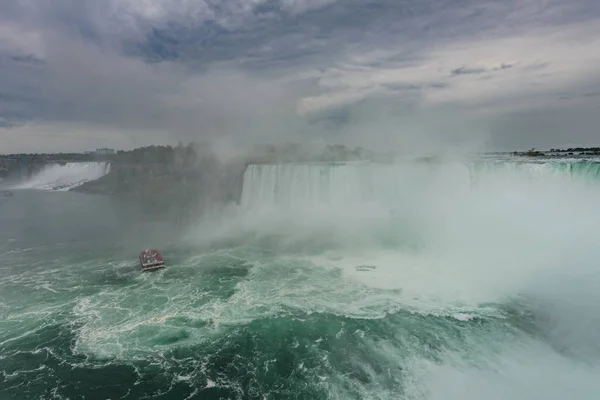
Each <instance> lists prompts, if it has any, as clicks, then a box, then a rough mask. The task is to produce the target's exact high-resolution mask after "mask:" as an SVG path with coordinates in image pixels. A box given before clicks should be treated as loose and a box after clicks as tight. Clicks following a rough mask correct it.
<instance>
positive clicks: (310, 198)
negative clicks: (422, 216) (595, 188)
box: [241, 161, 600, 208]
mask: <svg viewBox="0 0 600 400" xmlns="http://www.w3.org/2000/svg"><path fill="white" fill-rule="evenodd" d="M599 171H600V164H599V163H588V162H572V163H565V162H551V161H550V162H527V163H516V162H471V163H466V164H463V163H458V162H446V163H439V164H438V163H424V162H412V163H396V164H379V163H368V162H364V163H360V162H359V163H337V164H333V163H332V164H301V163H287V164H252V165H249V166H248V168H247V169H246V171H245V174H244V184H243V190H242V199H241V204H242V206H243V207H245V208H248V207H252V208H255V207H272V206H278V207H281V206H283V207H298V206H310V205H317V204H330V205H335V204H338V205H348V204H351V203H363V204H364V203H367V202H369V203H386V204H398V202H400V201H402V200H405V199H406V198H407V197H409V196H411V195H414V194H415V193H420V194H421V195H423V194H424V195H427V193H430V191H428V189H431V188H432V187H434V186H435V187H436V193H440V187H441V186H442V187H446V188H447V189H448V191H447V193H448V194H452V193H457V192H458V191H462V190H465V189H466V188H470V187H473V186H481V185H484V186H485V185H487V184H492V185H495V184H498V183H499V182H500V181H506V180H509V181H514V179H515V178H517V179H519V180H527V181H529V180H532V179H533V180H535V181H537V182H541V181H545V180H548V179H549V180H560V179H568V180H571V179H576V180H591V181H594V182H597V180H598V178H599V177H600V172H599ZM413 199H414V197H413ZM417 201H418V200H417Z"/></svg>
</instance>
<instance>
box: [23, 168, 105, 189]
mask: <svg viewBox="0 0 600 400" xmlns="http://www.w3.org/2000/svg"><path fill="white" fill-rule="evenodd" d="M109 172H110V163H108V162H69V163H65V164H47V165H45V166H44V167H43V168H42V169H41V170H40V171H37V172H36V173H35V174H33V175H32V176H31V177H30V178H29V179H28V180H27V181H25V182H23V183H20V184H18V185H16V186H15V187H14V188H15V189H38V190H59V191H66V190H69V189H71V188H74V187H77V186H80V185H82V184H84V183H86V182H90V181H94V180H96V179H99V178H102V177H103V176H105V175H107V174H108V173H109Z"/></svg>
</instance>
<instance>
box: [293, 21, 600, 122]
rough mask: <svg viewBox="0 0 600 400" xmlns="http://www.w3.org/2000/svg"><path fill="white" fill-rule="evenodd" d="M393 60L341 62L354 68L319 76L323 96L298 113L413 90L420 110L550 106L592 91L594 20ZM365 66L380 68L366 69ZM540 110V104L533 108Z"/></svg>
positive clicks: (599, 39)
mask: <svg viewBox="0 0 600 400" xmlns="http://www.w3.org/2000/svg"><path fill="white" fill-rule="evenodd" d="M401 51H402V49H401V48H398V49H397V52H398V53H401ZM393 55H394V52H393V50H391V49H388V50H387V51H380V52H378V53H370V54H366V55H360V54H358V55H356V54H353V55H349V56H347V59H348V60H350V61H351V62H353V63H357V62H358V63H359V64H350V65H348V64H340V65H339V66H336V67H334V68H330V69H328V70H326V71H325V72H323V73H320V74H319V75H318V76H319V78H320V81H319V85H320V87H321V88H322V89H323V94H321V95H318V96H313V97H310V98H305V99H303V100H301V101H300V102H299V108H298V111H299V112H300V113H305V112H307V111H318V110H320V109H323V108H328V107H337V106H339V105H341V104H347V103H350V102H353V101H358V100H361V99H364V98H366V97H368V96H371V95H382V94H386V93H389V92H390V87H392V88H393V87H400V88H401V87H402V86H404V87H406V88H407V91H409V90H410V91H414V90H415V88H420V89H419V90H418V93H419V95H420V104H421V105H422V106H424V107H428V106H438V105H443V104H458V105H462V106H465V107H468V108H470V109H472V110H483V109H487V110H488V111H489V107H496V106H497V107H498V108H497V110H503V111H508V110H510V109H513V110H514V109H515V108H518V107H520V106H525V105H527V104H529V103H530V101H531V100H535V99H537V98H538V97H544V96H554V100H556V95H557V93H560V92H569V91H571V90H572V89H573V88H574V87H579V86H582V85H584V83H585V82H590V81H592V82H598V83H600V71H599V70H598V66H599V65H600V20H593V21H590V22H587V23H578V24H572V25H568V26H562V27H548V28H540V29H537V30H535V31H530V32H529V33H528V34H527V35H515V36H512V37H501V38H483V39H472V40H467V41H462V42H458V43H455V44H452V45H449V46H444V47H437V48H436V47H434V48H431V49H429V50H426V51H424V52H423V53H422V54H420V60H419V61H417V62H416V64H415V65H400V66H394V65H393V64H394V63H393V62H386V61H387V60H389V59H390V58H391V56H393ZM361 64H362V65H361ZM370 64H383V65H385V67H367V66H366V65H370ZM556 101H558V100H556ZM547 103H548V99H546V101H544V102H543V103H540V105H543V106H545V105H547Z"/></svg>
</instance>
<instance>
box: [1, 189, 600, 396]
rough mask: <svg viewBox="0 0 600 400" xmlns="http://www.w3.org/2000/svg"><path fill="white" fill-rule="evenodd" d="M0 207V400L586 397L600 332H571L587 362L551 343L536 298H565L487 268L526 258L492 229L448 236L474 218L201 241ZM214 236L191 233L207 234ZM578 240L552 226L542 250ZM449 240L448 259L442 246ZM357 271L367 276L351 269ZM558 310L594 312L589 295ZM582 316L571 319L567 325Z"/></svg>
mask: <svg viewBox="0 0 600 400" xmlns="http://www.w3.org/2000/svg"><path fill="white" fill-rule="evenodd" d="M582 194H585V193H582ZM0 200H1V202H0V257H1V258H0V273H1V274H2V275H1V279H0V398H2V399H185V398H188V399H442V398H452V399H454V398H456V399H459V398H461V399H463V398H467V399H470V398H481V397H482V396H486V397H488V398H492V399H496V398H497V399H500V398H518V399H521V398H522V399H525V398H544V399H549V398H552V399H554V398H556V399H558V398H564V397H560V396H564V395H566V394H568V395H570V397H571V398H577V399H584V398H593V397H590V396H591V395H592V394H593V393H598V392H597V391H596V390H597V389H599V386H598V384H597V383H596V382H597V372H598V368H597V366H598V363H597V361H598V359H600V357H598V352H597V350H593V347H594V346H595V345H596V344H598V343H600V341H599V340H598V339H599V338H598V337H597V336H596V335H597V334H595V333H590V331H589V330H588V331H586V332H585V333H584V334H583V335H582V334H581V332H580V336H579V337H580V340H579V342H578V343H579V345H580V344H582V343H584V344H587V345H589V346H590V347H589V351H587V353H585V356H584V355H582V353H577V350H579V349H580V347H577V346H578V344H573V342H571V341H568V340H562V339H564V338H566V337H567V333H566V332H562V333H559V334H557V333H556V331H555V330H554V329H553V328H552V329H551V326H550V325H549V324H550V322H551V323H554V324H556V323H559V324H560V323H566V322H565V321H564V320H563V319H559V320H556V318H555V316H554V315H553V314H552V312H551V311H549V310H550V309H548V308H547V307H546V306H547V305H548V304H553V306H552V307H556V309H557V310H558V309H561V308H560V307H561V304H560V303H561V302H560V301H558V302H556V297H555V296H552V295H551V294H550V295H548V293H547V292H546V291H542V292H539V293H538V292H536V291H535V290H533V289H531V290H530V292H529V293H523V292H522V289H524V288H531V287H533V286H531V285H530V283H531V278H530V276H531V277H533V276H536V277H537V276H538V275H537V271H539V270H540V268H541V267H540V268H538V267H536V268H537V269H535V270H534V269H532V272H531V275H526V276H523V277H521V275H519V277H518V279H517V278H515V277H514V275H515V274H517V272H515V271H519V270H524V269H527V267H526V265H525V264H522V265H520V269H514V270H513V269H507V270H505V271H504V272H502V271H501V272H498V271H497V268H496V266H497V265H499V264H500V263H502V262H505V261H507V260H510V259H512V260H513V262H514V263H517V264H518V263H520V262H526V261H522V260H533V259H534V258H533V257H529V256H530V255H531V254H529V253H524V254H522V255H523V256H524V258H522V259H519V258H518V256H519V254H518V252H519V251H525V250H523V249H522V248H521V247H517V245H514V246H513V247H511V248H507V252H510V251H512V254H510V257H508V256H507V258H506V260H505V259H504V258H502V257H500V258H499V257H496V256H494V254H496V253H494V252H493V250H492V249H493V247H492V246H491V244H492V243H491V240H492V239H493V240H494V245H495V246H496V247H497V246H502V245H506V246H509V245H511V244H514V243H517V242H516V241H515V242H511V241H510V240H509V241H506V242H505V243H504V244H503V243H502V239H498V238H499V237H500V236H498V235H496V233H495V232H493V231H489V232H488V235H489V238H490V242H483V241H480V242H478V243H477V247H476V248H474V249H469V247H465V246H463V242H462V241H459V240H458V238H457V234H458V233H461V232H462V233H464V235H463V237H464V238H467V237H468V238H471V239H470V240H471V242H472V243H473V242H474V241H475V240H477V238H478V237H480V236H481V235H478V233H477V232H476V230H475V229H471V228H473V226H475V225H472V226H469V223H471V224H475V222H476V221H479V219H477V218H474V219H473V221H472V222H469V221H470V220H467V217H466V215H463V216H462V220H461V221H463V222H464V223H463V224H462V226H461V224H457V225H455V226H454V228H453V230H454V232H453V234H448V236H445V235H446V233H445V232H446V231H445V230H442V229H441V228H440V230H441V231H442V232H444V236H440V235H441V233H440V232H437V231H436V235H437V236H436V235H429V236H427V232H425V234H424V236H423V237H422V239H419V240H418V241H413V240H411V238H412V234H413V233H415V234H416V232H413V231H412V229H413V228H412V226H413V225H407V224H406V223H405V222H403V221H405V220H402V219H399V220H398V221H397V222H394V223H392V225H391V226H390V225H389V224H387V225H385V229H383V228H381V227H378V228H377V229H375V228H373V226H371V225H368V228H366V226H367V225H365V223H364V221H363V220H360V221H361V222H360V224H361V225H360V226H359V225H356V226H354V228H355V229H352V235H350V233H349V229H347V228H348V227H347V226H344V228H343V229H340V230H339V231H331V230H326V231H325V233H324V232H323V231H322V230H321V231H319V232H316V231H312V230H310V229H309V230H308V233H306V234H305V235H302V236H301V237H299V236H298V235H296V234H295V233H294V232H296V225H289V224H287V223H286V225H285V229H283V228H278V229H279V230H277V229H276V230H275V231H273V230H270V231H269V234H263V235H261V234H260V232H261V231H262V230H263V229H264V227H263V225H262V224H258V225H253V226H252V229H251V228H249V227H248V225H246V226H245V228H244V229H245V230H242V229H241V228H240V229H239V230H238V231H236V234H235V235H233V234H232V235H229V237H227V238H225V239H226V240H225V239H224V238H223V237H220V238H219V240H213V241H210V242H207V241H201V240H197V241H195V238H196V237H197V232H192V233H190V232H183V231H182V230H181V229H180V227H178V226H174V224H173V223H171V222H170V221H168V220H166V221H165V220H160V219H156V218H154V217H153V216H152V215H143V214H142V213H141V212H140V211H139V210H137V209H136V207H134V206H131V205H127V204H122V203H119V202H116V201H113V200H110V199H109V198H105V197H100V196H98V197H96V196H88V195H81V194H76V193H69V192H66V193H61V192H43V191H16V192H15V196H13V197H10V198H9V197H6V198H2V199H0ZM586 205H587V203H585V204H583V205H581V207H583V208H585V206H586ZM448 207H451V208H452V207H456V208H455V210H456V212H459V210H463V211H464V208H463V207H459V206H458V205H453V204H448ZM498 209H499V208H498V205H496V206H495V208H490V209H489V210H488V211H489V213H493V212H494V211H493V210H498ZM506 209H507V210H508V209H511V208H510V207H508V208H506ZM586 210H587V209H586ZM488 211H486V212H488ZM502 212H504V211H502ZM481 215H488V214H481ZM489 215H492V214H489ZM554 216H555V217H556V213H555V214H554ZM364 218H368V216H366V215H365V217H364ZM490 218H491V217H490ZM237 220H238V218H235V221H236V223H237V222H238V221H237ZM357 221H358V220H356V221H354V222H355V223H356V224H358V223H359V222H357ZM493 221H495V219H490V221H488V225H489V224H492V223H494V222H493ZM388 222H389V221H388ZM297 223H298V224H299V221H297ZM442 223H447V224H450V222H449V220H447V221H443V220H440V224H442ZM298 226H300V225H298ZM440 226H441V225H440ZM303 227H304V229H306V226H304V225H303ZM380 228H381V229H380ZM213 229H216V227H215V226H211V225H210V224H204V225H203V224H200V225H199V230H201V231H203V233H204V234H208V233H212V230H213ZM319 229H321V227H320V228H319ZM582 229H584V228H582ZM586 229H587V228H586ZM471 230H473V231H474V232H471ZM250 231H252V232H250ZM546 231H547V230H546ZM540 232H541V230H540ZM420 233H421V234H423V232H420ZM521 233H522V232H521ZM575 233H577V232H567V233H562V234H560V235H561V236H560V237H559V234H558V233H555V234H554V233H553V234H552V235H553V236H552V235H550V234H548V236H547V237H545V239H544V240H545V241H546V242H544V243H548V240H550V243H554V244H555V245H556V243H558V240H559V239H560V240H565V237H567V238H568V237H573V238H574V237H575V236H573V235H575ZM569 235H571V236H569ZM523 237H527V236H523ZM369 238H370V239H372V240H367V239H369ZM440 238H444V241H443V243H442V240H441V239H440ZM553 239H556V241H555V242H552V240H553ZM511 240H512V239H511ZM515 240H517V239H515ZM519 240H520V236H519ZM519 243H520V241H519ZM536 243H537V242H536V241H532V246H537V245H538V244H536ZM434 244H435V246H434ZM147 246H153V247H158V248H160V249H161V250H163V254H164V257H165V260H166V262H167V265H168V267H167V268H166V269H165V270H162V271H159V272H155V273H148V274H141V273H140V272H139V268H138V265H137V262H136V257H137V254H138V252H139V251H140V250H141V249H142V248H145V247H147ZM453 246H454V247H455V248H460V249H461V250H460V251H459V252H454V251H450V250H448V248H450V247H453ZM582 246H584V247H583V248H580V249H579V250H582V251H585V250H589V249H590V248H589V247H585V246H586V244H585V243H583V244H582ZM555 247H556V246H555ZM471 250H473V251H471ZM571 250H572V248H571V247H565V254H566V253H568V252H569V251H571ZM498 254H499V253H498ZM580 254H585V253H580ZM596 254H598V253H597V251H596ZM567 255H569V254H567ZM525 256H527V257H525ZM486 257H488V259H489V260H490V262H486V261H485V260H486ZM489 257H491V258H489ZM494 257H495V260H494ZM575 258H577V257H575ZM520 260H521V261H520ZM587 261H588V259H587V258H586V259H582V260H579V259H576V260H575V262H577V263H579V262H581V263H586V262H587ZM361 264H372V265H374V266H375V267H376V268H374V269H372V270H366V271H357V269H356V266H357V265H361ZM485 265H489V266H490V267H489V269H488V268H487V267H485ZM492 265H493V266H494V269H492V267H491V266H492ZM466 266H469V268H467V267H466ZM478 266H481V268H482V269H479V267H478ZM586 271H587V270H586ZM555 275H556V274H554V275H552V276H555ZM508 276H509V277H511V279H512V280H509V279H508ZM540 276H547V275H540ZM567 276H571V277H574V278H573V279H575V282H576V283H578V285H579V286H578V287H579V288H580V292H583V291H585V290H586V288H587V287H588V286H586V285H585V284H581V282H585V281H581V280H580V276H579V275H572V274H571V275H570V274H567ZM586 276H587V280H588V282H587V283H590V282H591V283H593V284H596V283H597V282H599V281H598V279H597V278H598V276H597V275H595V274H590V273H588V274H587V275H586ZM536 279H537V278H536ZM514 281H518V283H519V285H516V284H514ZM552 282H553V281H552ZM548 284H550V283H548ZM536 287H537V286H536ZM494 289H497V290H498V292H497V293H496V292H495V291H494ZM492 293H494V294H492ZM592 298H595V297H593V295H592ZM548 299H550V300H552V301H551V302H549V300H548ZM571 302H572V303H573V304H575V309H576V310H579V309H581V307H584V306H587V307H589V310H588V313H589V312H594V311H597V305H594V304H593V301H591V300H590V301H587V300H586V301H583V300H581V299H580V298H577V297H572V298H571ZM563 306H564V304H563ZM545 307H546V308H545ZM542 311H546V312H547V314H544V313H543V312H542ZM567 311H568V312H567V314H568V315H571V316H574V315H576V314H577V313H572V312H571V311H572V309H570V308H567ZM560 315H561V316H562V315H563V313H561V314H560ZM577 315H578V314H577ZM561 318H562V317H561ZM548 321H550V322H548ZM556 321H558V322H556ZM578 321H579V320H577V319H575V320H573V321H570V322H569V325H568V326H570V327H575V328H577V329H578V327H579V325H578ZM553 326H554V327H555V325H553ZM565 326H566V325H565ZM588 326H589V327H590V329H593V328H594V327H596V326H597V325H593V324H592V325H588ZM575 328H573V329H575ZM570 334H572V332H571V333H570ZM581 338H583V339H581ZM536 371H537V372H536ZM540 371H542V372H543V374H540ZM540 376H541V378H540ZM503 391H504V392H503ZM502 393H504V394H505V395H503V394H502Z"/></svg>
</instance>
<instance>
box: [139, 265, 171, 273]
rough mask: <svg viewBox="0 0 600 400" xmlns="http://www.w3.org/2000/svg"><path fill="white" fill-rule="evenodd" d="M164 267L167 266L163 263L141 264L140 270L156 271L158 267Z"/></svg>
mask: <svg viewBox="0 0 600 400" xmlns="http://www.w3.org/2000/svg"><path fill="white" fill-rule="evenodd" d="M164 268H167V266H166V265H165V264H158V265H147V266H143V265H142V272H151V271H157V270H159V269H164Z"/></svg>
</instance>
